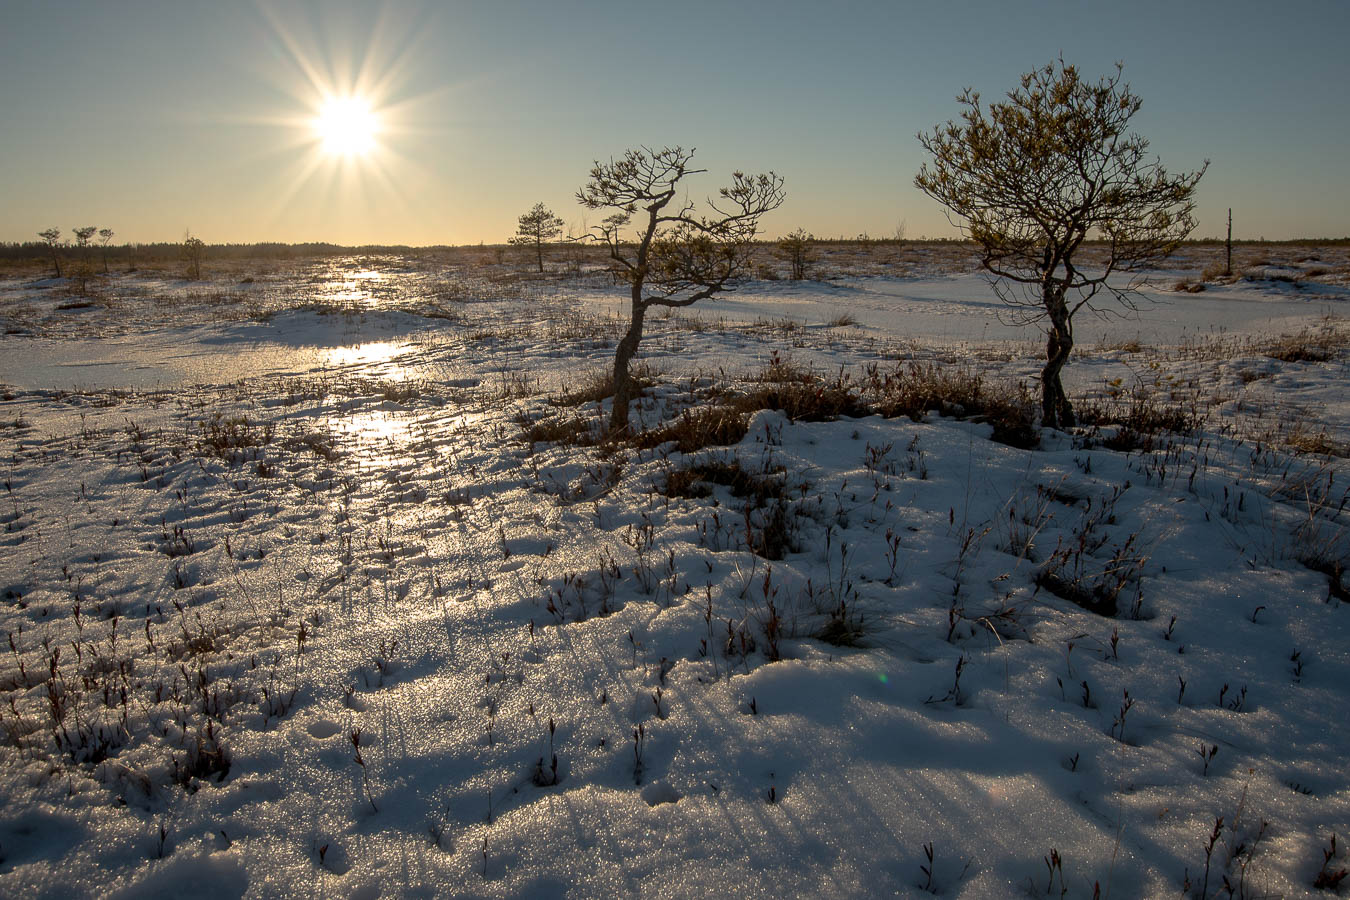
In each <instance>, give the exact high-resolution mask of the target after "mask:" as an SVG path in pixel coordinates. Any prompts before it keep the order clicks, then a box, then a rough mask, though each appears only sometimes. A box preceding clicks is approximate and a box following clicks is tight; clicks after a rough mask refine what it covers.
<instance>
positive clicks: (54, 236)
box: [38, 228, 61, 278]
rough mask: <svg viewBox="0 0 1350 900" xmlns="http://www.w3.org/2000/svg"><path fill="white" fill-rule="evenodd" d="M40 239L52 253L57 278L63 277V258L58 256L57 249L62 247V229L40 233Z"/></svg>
mask: <svg viewBox="0 0 1350 900" xmlns="http://www.w3.org/2000/svg"><path fill="white" fill-rule="evenodd" d="M38 237H40V238H42V242H43V243H44V244H46V245H47V249H48V250H50V251H51V252H52V267H53V268H55V269H56V277H57V278H60V277H61V257H59V256H57V255H56V248H57V247H59V246H61V229H60V228H48V229H45V230H43V231H39V232H38Z"/></svg>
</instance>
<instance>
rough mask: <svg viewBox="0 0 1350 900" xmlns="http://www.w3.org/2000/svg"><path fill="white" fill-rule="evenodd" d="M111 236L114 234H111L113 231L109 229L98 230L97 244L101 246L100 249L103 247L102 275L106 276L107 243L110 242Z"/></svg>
mask: <svg viewBox="0 0 1350 900" xmlns="http://www.w3.org/2000/svg"><path fill="white" fill-rule="evenodd" d="M113 234H114V232H113V230H112V229H111V228H100V229H99V230H98V242H99V244H101V245H102V247H103V274H104V275H107V274H108V242H109V241H111V240H112V238H113Z"/></svg>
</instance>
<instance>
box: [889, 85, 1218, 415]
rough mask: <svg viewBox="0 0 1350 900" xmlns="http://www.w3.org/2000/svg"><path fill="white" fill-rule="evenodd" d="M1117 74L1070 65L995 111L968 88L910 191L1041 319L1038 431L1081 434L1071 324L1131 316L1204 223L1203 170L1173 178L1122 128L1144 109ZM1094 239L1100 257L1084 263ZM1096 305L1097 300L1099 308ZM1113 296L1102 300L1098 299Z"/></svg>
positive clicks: (1017, 302)
mask: <svg viewBox="0 0 1350 900" xmlns="http://www.w3.org/2000/svg"><path fill="white" fill-rule="evenodd" d="M1121 78H1122V75H1121V66H1120V65H1119V64H1117V66H1116V71H1115V74H1114V75H1111V76H1108V77H1106V78H1103V79H1101V80H1100V81H1098V82H1096V83H1089V82H1086V81H1084V80H1083V79H1082V78H1081V77H1080V76H1079V74H1078V70H1077V69H1076V68H1075V67H1073V66H1071V65H1067V64H1065V62H1064V60H1063V59H1060V60H1059V61H1058V62H1057V63H1051V64H1050V65H1047V66H1045V67H1044V68H1041V69H1036V70H1035V71H1033V72H1028V73H1027V74H1025V75H1023V76H1022V81H1021V86H1020V87H1018V88H1017V89H1015V90H1012V91H1010V92H1008V95H1007V100H1005V101H1001V102H998V103H992V104H990V105H989V107H988V109H987V110H986V109H985V107H983V106H982V105H981V103H980V95H979V94H978V93H976V92H975V91H973V90H971V89H970V88H967V89H966V90H965V91H963V92H962V93H961V94H960V95H959V96H958V97H957V100H958V101H959V102H960V103H961V104H962V105H963V106H964V107H965V109H964V110H963V111H962V113H961V120H960V121H959V122H948V123H947V124H945V125H940V126H938V127H937V128H935V129H934V130H933V131H932V132H931V133H926V134H920V135H919V141H920V143H922V144H923V146H924V149H926V150H927V151H928V152H929V153H930V154H931V155H932V159H931V160H929V161H928V162H927V163H925V164H924V165H923V167H922V168H920V170H919V174H918V175H917V176H916V177H915V179H914V184H915V186H917V187H918V188H919V190H921V191H923V192H924V193H925V194H927V195H928V196H930V197H932V198H933V199H935V200H937V201H938V202H940V203H942V204H943V205H945V206H946V207H947V208H948V209H950V210H951V211H952V212H953V213H955V214H956V215H957V216H959V217H961V218H963V219H965V220H966V226H965V229H964V230H965V232H966V234H967V235H968V236H969V237H970V239H971V240H973V241H975V242H976V243H977V244H979V245H980V247H981V249H982V258H981V263H982V265H983V267H984V268H985V269H986V270H987V271H988V272H989V273H990V274H991V277H992V280H993V284H994V287H995V290H996V291H997V292H998V294H999V296H1000V297H1001V298H1002V299H1003V300H1004V301H1005V302H1006V303H1009V304H1010V305H1012V306H1014V307H1016V308H1018V310H1019V315H1018V316H1017V317H1018V318H1020V320H1021V321H1023V322H1032V321H1041V320H1046V321H1047V323H1048V324H1047V326H1046V334H1047V342H1046V353H1045V356H1046V359H1045V365H1044V367H1043V368H1042V369H1041V393H1042V396H1041V408H1042V413H1043V419H1042V421H1043V423H1044V424H1045V425H1048V426H1051V427H1061V426H1067V425H1072V424H1073V422H1074V416H1073V407H1072V406H1071V405H1070V403H1069V400H1068V397H1067V396H1066V395H1065V393H1064V386H1063V384H1062V383H1061V381H1060V372H1061V371H1062V370H1063V369H1064V365H1065V364H1066V363H1067V362H1068V360H1069V354H1070V352H1071V351H1072V350H1073V317H1074V315H1075V314H1076V313H1077V312H1078V311H1079V310H1080V309H1082V308H1083V307H1085V306H1086V307H1087V308H1088V309H1091V310H1092V311H1094V312H1096V313H1098V314H1105V313H1108V312H1111V311H1115V312H1117V313H1125V314H1128V313H1129V312H1132V311H1134V310H1135V309H1136V308H1137V307H1136V298H1137V296H1138V294H1137V292H1136V288H1137V287H1138V281H1137V280H1127V281H1125V282H1124V283H1121V282H1120V279H1119V274H1120V273H1122V272H1129V271H1134V270H1137V269H1140V268H1143V267H1145V266H1147V265H1148V264H1150V263H1153V262H1156V261H1157V260H1158V259H1160V258H1162V257H1164V256H1166V255H1167V254H1169V253H1171V252H1172V250H1174V249H1175V248H1176V246H1177V244H1178V243H1179V242H1180V241H1182V240H1183V239H1184V238H1185V237H1186V236H1187V235H1188V234H1190V232H1191V230H1192V229H1194V227H1195V217H1194V214H1193V213H1194V209H1195V201H1194V195H1195V188H1196V185H1197V184H1198V183H1199V181H1200V178H1201V176H1202V175H1204V173H1205V169H1206V168H1208V166H1209V163H1208V162H1206V163H1205V164H1204V165H1203V166H1202V167H1201V168H1200V169H1199V171H1196V172H1190V173H1183V174H1180V175H1171V174H1169V173H1168V172H1167V170H1166V169H1164V168H1163V166H1162V163H1161V162H1160V161H1159V160H1157V159H1153V160H1150V159H1149V158H1148V155H1147V154H1148V146H1149V145H1148V141H1147V140H1145V139H1144V138H1143V137H1141V136H1139V135H1138V134H1133V133H1130V132H1128V131H1127V126H1128V125H1129V121H1130V119H1131V117H1133V116H1134V114H1135V113H1137V112H1138V111H1139V107H1140V105H1141V101H1140V100H1139V98H1138V97H1136V96H1135V95H1134V94H1132V93H1131V92H1130V87H1129V85H1128V84H1125V83H1123V82H1122V80H1121ZM1085 241H1100V242H1101V245H1102V249H1101V252H1100V254H1094V255H1093V257H1092V258H1091V259H1090V260H1089V261H1088V264H1087V265H1085V266H1080V262H1081V260H1080V259H1079V258H1078V254H1079V251H1080V250H1081V249H1082V247H1083V244H1084V242H1085ZM1099 295H1101V298H1099ZM1103 299H1104V300H1106V301H1107V302H1106V303H1105V304H1103V303H1102V300H1103Z"/></svg>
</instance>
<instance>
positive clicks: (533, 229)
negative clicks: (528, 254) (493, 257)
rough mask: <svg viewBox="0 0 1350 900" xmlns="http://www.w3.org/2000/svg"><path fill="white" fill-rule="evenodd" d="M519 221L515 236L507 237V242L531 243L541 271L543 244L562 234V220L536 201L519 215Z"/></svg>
mask: <svg viewBox="0 0 1350 900" xmlns="http://www.w3.org/2000/svg"><path fill="white" fill-rule="evenodd" d="M519 223H520V224H519V227H518V228H517V229H516V234H515V236H514V237H512V238H509V239H508V240H507V243H509V244H519V245H525V246H529V245H533V246H534V252H535V257H536V259H537V261H538V263H539V271H540V272H543V271H544V245H545V244H547V243H551V242H552V241H554V240H555V239H557V237H558V236H559V235H561V234H562V230H563V220H562V219H560V218H558V217H557V216H555V215H554V214H553V210H551V209H549V208H548V207H547V206H545V205H544V204H542V203H536V204H535V205H534V208H533V209H531V210H530V211H529V212H527V213H523V214H522V215H521V216H520V219H519Z"/></svg>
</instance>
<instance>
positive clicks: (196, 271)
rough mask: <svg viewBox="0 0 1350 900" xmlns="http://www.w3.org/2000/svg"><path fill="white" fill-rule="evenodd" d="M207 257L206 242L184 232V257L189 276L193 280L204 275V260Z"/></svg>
mask: <svg viewBox="0 0 1350 900" xmlns="http://www.w3.org/2000/svg"><path fill="white" fill-rule="evenodd" d="M205 257H206V242H205V241H203V240H202V239H201V238H199V237H193V236H192V232H191V231H184V232H183V259H184V260H185V261H186V262H187V277H188V278H190V279H191V280H193V281H196V280H197V279H198V278H201V277H202V260H203V259H204V258H205Z"/></svg>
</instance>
